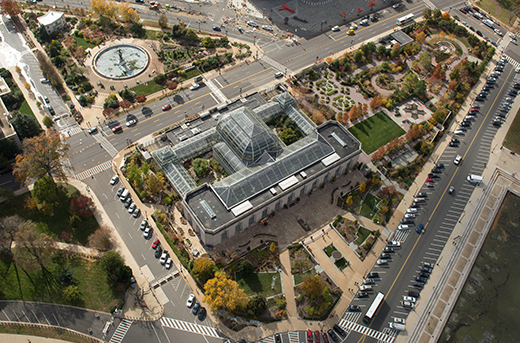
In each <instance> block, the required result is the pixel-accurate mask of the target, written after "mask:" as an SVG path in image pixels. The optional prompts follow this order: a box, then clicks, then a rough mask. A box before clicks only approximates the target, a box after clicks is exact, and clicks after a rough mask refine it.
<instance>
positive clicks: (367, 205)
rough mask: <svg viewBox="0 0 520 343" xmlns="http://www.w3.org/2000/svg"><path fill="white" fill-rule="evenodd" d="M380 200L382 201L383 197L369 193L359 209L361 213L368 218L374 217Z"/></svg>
mask: <svg viewBox="0 0 520 343" xmlns="http://www.w3.org/2000/svg"><path fill="white" fill-rule="evenodd" d="M379 201H381V199H379V198H378V197H376V196H373V195H372V194H367V195H366V197H365V201H363V205H361V211H359V214H361V215H362V216H363V217H366V218H370V219H372V218H374V216H375V215H376V214H377V212H378V210H377V209H376V205H377V204H378V203H379Z"/></svg>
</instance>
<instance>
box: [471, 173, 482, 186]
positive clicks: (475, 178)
mask: <svg viewBox="0 0 520 343" xmlns="http://www.w3.org/2000/svg"><path fill="white" fill-rule="evenodd" d="M467 180H468V181H469V182H470V183H472V184H474V185H480V184H481V183H482V176H480V175H468V177H467Z"/></svg>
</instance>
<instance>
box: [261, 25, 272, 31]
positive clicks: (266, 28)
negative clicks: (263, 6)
mask: <svg viewBox="0 0 520 343" xmlns="http://www.w3.org/2000/svg"><path fill="white" fill-rule="evenodd" d="M262 29H264V30H266V31H273V29H272V28H271V27H270V26H267V25H264V26H262Z"/></svg>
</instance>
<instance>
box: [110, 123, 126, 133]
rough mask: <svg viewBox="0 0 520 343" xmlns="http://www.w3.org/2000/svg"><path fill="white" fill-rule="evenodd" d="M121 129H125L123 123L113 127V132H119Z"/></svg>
mask: <svg viewBox="0 0 520 343" xmlns="http://www.w3.org/2000/svg"><path fill="white" fill-rule="evenodd" d="M119 131H123V128H122V127H121V125H117V126H114V127H113V128H112V132H113V133H116V132H119Z"/></svg>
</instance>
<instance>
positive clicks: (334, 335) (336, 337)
mask: <svg viewBox="0 0 520 343" xmlns="http://www.w3.org/2000/svg"><path fill="white" fill-rule="evenodd" d="M327 333H328V334H329V336H330V338H332V340H333V341H334V342H339V337H338V335H336V333H335V332H334V330H332V329H330V330H329V331H327Z"/></svg>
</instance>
